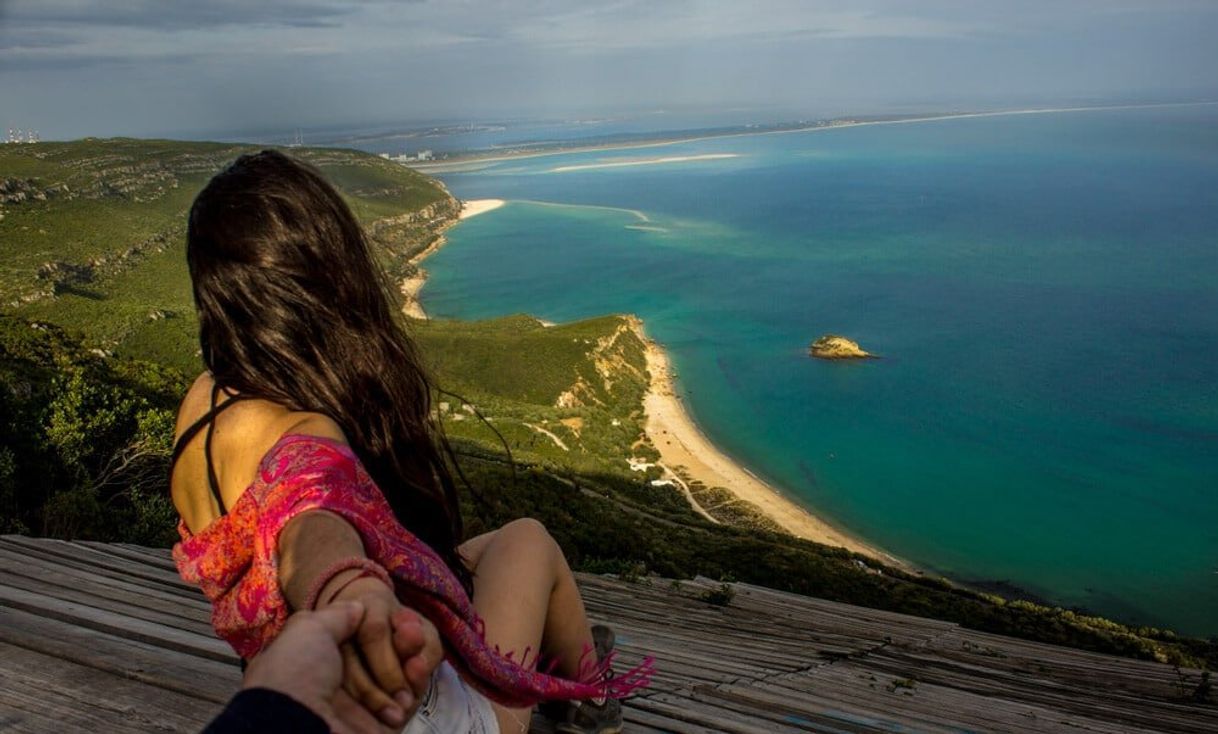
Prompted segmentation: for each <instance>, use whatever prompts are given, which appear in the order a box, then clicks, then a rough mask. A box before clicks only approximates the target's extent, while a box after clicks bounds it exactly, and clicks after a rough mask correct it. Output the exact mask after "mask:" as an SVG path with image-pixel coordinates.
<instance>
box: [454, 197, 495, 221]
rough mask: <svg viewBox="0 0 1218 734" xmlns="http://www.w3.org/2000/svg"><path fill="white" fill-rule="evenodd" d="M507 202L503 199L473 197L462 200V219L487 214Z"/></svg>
mask: <svg viewBox="0 0 1218 734" xmlns="http://www.w3.org/2000/svg"><path fill="white" fill-rule="evenodd" d="M506 203H507V202H506V201H504V200H503V199H471V200H469V201H463V202H461V217H460V218H461V219H469V218H470V217H476V216H478V215H479V214H486V213H487V212H489V211H494V210H495V209H498V208H499V207H501V206H503V205H504V204H506Z"/></svg>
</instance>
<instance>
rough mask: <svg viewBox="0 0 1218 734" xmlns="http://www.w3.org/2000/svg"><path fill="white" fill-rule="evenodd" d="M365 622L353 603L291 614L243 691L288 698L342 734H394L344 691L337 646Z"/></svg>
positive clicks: (260, 657)
mask: <svg viewBox="0 0 1218 734" xmlns="http://www.w3.org/2000/svg"><path fill="white" fill-rule="evenodd" d="M363 618H364V607H363V606H362V605H360V604H358V603H355V602H345V603H342V604H334V605H332V606H329V607H327V608H326V609H324V610H322V611H319V612H297V613H296V614H293V615H292V616H291V617H290V618H289V619H288V623H287V625H286V626H285V627H284V628H283V632H281V633H280V634H279V637H277V638H276V639H275V641H274V642H273V643H271V645H270V647H268V648H267V649H266V650H264V651H263V652H262V653H261V654H259V655H258V656H257V657H256V658H254V660H253V662H251V663H250V666H249V669H248V670H247V671H246V673H245V680H244V682H243V683H242V687H243V688H270V689H272V690H276V691H279V692H280V693H284V694H287V695H289V696H291V697H292V698H294V699H295V700H297V701H298V702H300V703H302V704H304V705H305V706H307V707H308V708H309V709H311V710H312V711H313V712H314V713H316V714H317V715H318V716H320V717H322V718H323V719H325V721H326V724H327V725H329V727H330V729H331V730H332V731H335V732H338V733H339V734H383V733H384V732H388V731H390V730H389V729H386V728H384V727H382V726H380V724H379V723H378V722H377V720H376V717H374V716H373V715H372V714H370V713H369V712H368V711H367V710H366V709H364V707H363V706H360V705H358V704H356V703H355V702H354V701H352V700H351V698H350V697H349V696H347V695H346V693H345V692H344V691H343V690H342V689H341V688H340V686H341V685H342V681H343V661H342V656H341V655H340V654H339V652H338V646H339V645H340V644H342V642H343V641H345V640H347V639H348V638H349V637H351V636H352V635H353V634H355V631H356V630H357V629H358V628H359V625H360V622H361V621H362V620H363Z"/></svg>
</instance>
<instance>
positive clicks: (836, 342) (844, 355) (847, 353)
mask: <svg viewBox="0 0 1218 734" xmlns="http://www.w3.org/2000/svg"><path fill="white" fill-rule="evenodd" d="M808 351H809V352H810V353H811V354H812V356H813V357H817V358H819V359H871V358H873V357H875V355H874V354H871V353H869V352H865V351H863V348H862V347H860V346H859V345H858V342H856V341H852V340H850V339H847V338H846V337H844V336H837V335H836V334H825V335H824V336H822V337H821V338H819V339H817V340H816V341H814V342H812V346H811V347H809V348H808Z"/></svg>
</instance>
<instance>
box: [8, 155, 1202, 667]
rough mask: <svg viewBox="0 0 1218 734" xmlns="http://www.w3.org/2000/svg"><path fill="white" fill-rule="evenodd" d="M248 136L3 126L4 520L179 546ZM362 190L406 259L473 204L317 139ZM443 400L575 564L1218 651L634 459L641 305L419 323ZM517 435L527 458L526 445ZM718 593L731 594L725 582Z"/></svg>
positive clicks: (478, 510) (1161, 655)
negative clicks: (199, 328)
mask: <svg viewBox="0 0 1218 734" xmlns="http://www.w3.org/2000/svg"><path fill="white" fill-rule="evenodd" d="M248 150H253V148H250V147H248V146H235V145H221V144H211V143H175V142H169V141H133V140H105V141H100V140H88V141H80V142H75V143H63V144H37V145H26V146H4V147H0V197H2V199H0V200H2V201H3V204H2V205H0V206H2V207H3V215H4V216H3V219H2V220H0V243H2V244H0V246H2V247H3V252H4V259H3V270H2V271H0V293H2V294H3V299H2V300H0V533H4V532H19V533H29V534H36V535H54V536H58V537H75V538H84V539H98V540H126V541H131V542H137V543H144V544H152V545H167V544H169V543H172V542H173V541H174V540H175V537H176V535H175V532H174V520H175V519H176V516H175V513H174V511H173V508H172V506H171V505H170V504H169V502H168V499H167V494H168V492H167V487H166V486H165V469H166V466H167V456H168V451H169V444H170V441H171V439H172V428H173V417H174V412H175V410H176V408H177V401H178V400H179V399H180V397H181V395H182V394H183V393H184V391H185V388H186V385H187V383H188V381H189V379H190V378H192V377H193V376H194V375H195V374H196V373H197V371H198V369H199V367H200V365H199V363H198V359H197V357H196V355H195V349H196V338H197V337H196V333H195V321H194V317H193V307H192V305H191V302H190V289H189V283H188V279H187V274H186V270H185V263H184V242H183V234H184V233H183V227H184V221H185V213H186V210H187V208H188V206H189V204H190V201H191V199H192V197H193V195H194V192H196V191H197V190H198V189H199V187H201V186H202V184H203V183H204V182H205V181H206V179H207V178H208V177H209V176H210V175H211V173H213V172H214V171H216V170H218V169H219V168H220V167H221V166H222V165H224V164H225V163H226V162H227V161H229V160H231V159H232V158H233V157H235V156H237V155H239V154H240V153H243V152H246V151H248ZM292 152H293V153H294V154H297V155H300V156H301V157H304V158H306V159H308V160H311V161H312V162H314V163H315V164H317V165H318V166H319V167H320V168H321V169H322V170H323V171H324V172H326V173H327V175H329V176H330V177H331V178H332V180H334V181H335V182H336V183H337V184H338V185H339V186H340V187H341V188H342V190H343V192H344V195H345V196H346V197H347V198H348V200H349V201H350V202H351V204H352V206H353V207H354V208H355V210H356V211H357V212H358V213H359V216H360V218H361V220H362V222H363V223H364V225H365V227H366V228H367V230H368V232H369V234H370V236H371V238H372V241H373V243H374V246H375V248H376V251H377V254H378V257H380V258H381V260H382V262H383V263H384V265H385V267H386V269H387V270H389V271H390V272H391V273H393V274H394V275H402V274H404V273H405V272H406V271H407V270H408V268H409V266H408V265H407V263H406V261H407V259H408V257H409V256H410V255H411V254H412V253H415V252H418V251H419V250H420V249H421V248H423V247H426V245H427V244H429V243H431V242H433V241H434V239H435V238H436V237H438V236H440V234H441V232H442V231H443V229H444V227H445V226H447V225H448V224H451V222H452V221H454V219H455V215H456V212H457V210H458V209H457V203H456V202H455V201H454V200H453V199H452V198H451V197H450V196H449V195H448V194H447V192H445V191H444V189H443V187H442V186H440V185H439V184H438V183H436V182H434V181H432V180H430V179H428V178H426V177H423V176H421V175H418V174H416V173H414V172H411V171H409V170H407V169H405V168H402V167H401V166H398V165H397V164H393V163H390V162H388V161H384V160H382V159H380V158H376V157H374V156H369V155H366V154H363V153H358V152H353V151H333V150H311V149H296V150H294V151H292ZM403 321H404V328H406V329H407V330H408V331H409V332H410V333H411V334H412V336H413V337H414V338H415V339H417V340H418V342H419V344H420V346H421V350H422V352H423V354H424V356H425V358H426V360H427V362H428V363H429V366H430V368H431V370H432V372H433V374H434V376H435V378H436V382H437V384H438V386H439V388H440V389H439V390H438V392H437V394H436V396H435V410H436V417H437V419H438V422H439V424H440V425H441V426H442V427H443V429H444V431H445V433H446V434H447V435H448V436H449V438H450V439H451V440H452V442H453V444H454V446H455V447H456V449H457V452H458V456H459V469H460V471H461V473H462V474H463V475H464V476H465V477H466V478H467V479H468V488H469V491H468V492H467V493H466V496H465V497H464V500H463V501H464V503H465V514H466V517H467V518H468V525H469V528H468V529H469V532H470V533H471V534H473V533H477V532H481V531H483V530H486V529H490V528H493V527H497V526H498V525H499V524H501V523H503V522H505V521H507V520H510V519H513V518H516V517H521V516H534V517H537V518H539V519H540V520H542V521H543V522H544V523H545V524H546V526H547V527H548V528H550V530H551V532H552V533H553V534H554V536H555V537H556V538H557V539H558V541H559V542H560V543H561V544H562V546H563V548H564V550H565V551H566V552H567V554H568V557H569V558H570V559H571V562H572V564H573V566H575V567H576V568H579V569H583V570H591V571H602V572H613V573H618V574H621V575H622V576H623V577H625V578H631V579H637V580H639V582H640V583H646V578H647V575H648V573H650V572H655V573H659V574H662V575H666V576H671V577H678V578H680V577H690V576H694V575H703V576H709V577H711V578H718V579H729V578H730V579H736V580H741V581H749V582H753V583H759V584H763V585H767V586H771V587H774V588H779V589H785V590H790V591H795V592H798V593H804V594H812V595H816V596H820V597H824V598H828V599H836V600H840V601H846V602H850V603H854V604H861V605H866V606H872V607H878V608H884V609H891V610H896V611H902V612H908V613H914V614H920V615H923V616H930V617H937V618H941V619H946V620H953V621H957V622H960V623H962V624H964V625H966V626H969V627H972V628H975V629H982V630H988V631H994V632H1001V633H1006V634H1013V635H1017V636H1022V637H1026V638H1030V639H1036V640H1043V641H1050V642H1058V643H1063V644H1070V645H1075V646H1079V647H1084V648H1087V649H1092V650H1101V651H1106V652H1115V653H1119V654H1125V655H1131V656H1137V657H1153V658H1158V659H1163V660H1169V661H1178V662H1193V663H1196V662H1205V661H1208V662H1209V663H1211V664H1215V663H1218V644H1215V643H1214V642H1204V641H1198V640H1183V639H1178V638H1176V637H1175V636H1174V635H1172V634H1171V633H1170V632H1163V631H1158V630H1151V629H1134V628H1130V627H1126V626H1123V625H1120V624H1116V623H1113V622H1110V621H1107V620H1103V619H1099V618H1095V617H1089V616H1086V615H1084V614H1081V613H1077V612H1074V611H1069V610H1061V609H1049V608H1046V607H1043V606H1039V605H1036V604H1033V603H1030V602H1026V601H1008V600H1005V599H1002V598H999V597H997V596H993V595H988V594H981V593H977V592H975V591H971V590H968V589H962V588H960V587H958V586H955V585H953V584H951V583H949V582H947V581H944V580H942V579H937V578H929V577H923V576H920V575H914V574H908V573H905V572H903V571H901V570H898V569H892V568H884V567H880V566H878V565H877V564H876V563H875V562H874V561H871V560H869V559H866V558H863V557H861V556H855V555H853V554H851V553H848V552H847V551H845V550H843V549H837V548H828V547H825V546H821V545H817V544H815V543H811V542H808V541H802V540H798V539H795V538H792V537H790V536H787V535H784V534H782V533H778V532H774V531H772V530H770V529H767V528H768V527H769V526H768V525H767V523H766V522H765V521H764V520H763V519H761V518H759V517H758V516H757V515H756V514H754V513H750V512H749V511H748V510H747V509H744V510H739V511H737V512H736V513H734V514H733V515H732V516H730V517H721V518H720V519H721V520H726V522H723V523H720V524H716V523H712V522H710V521H708V520H706V519H704V518H703V517H701V516H699V515H698V514H697V513H695V512H694V511H693V509H692V508H691V507H690V505H689V504H688V502H687V501H686V499H685V497H684V496H683V495H681V494H680V493H678V492H677V491H676V490H674V489H672V488H671V487H668V486H656V485H652V484H651V480H653V479H655V478H656V476H655V475H654V474H652V473H649V472H636V471H632V470H631V468H630V465H629V463H628V461H627V459H629V458H633V459H636V460H637V459H643V460H651V459H654V458H655V456H656V455H655V452H654V449H653V448H652V447H651V446H650V444H649V443H648V442H647V440H646V438H645V436H644V434H643V430H642V427H643V415H642V397H643V394H644V392H645V390H646V388H647V384H648V375H647V371H646V362H645V359H644V345H643V342H642V338H641V335H640V331H639V329H638V328H637V327H638V322H637V320H635V319H633V318H631V317H626V316H605V317H601V318H596V319H590V320H587V321H582V322H578V323H572V324H563V325H559V326H554V327H545V326H543V325H542V324H541V323H540V322H539V321H537V320H536V319H534V318H532V317H529V316H525V315H519V316H511V317H506V318H501V319H494V320H490V321H481V322H461V321H426V322H423V321H410V320H407V319H405V318H404V319H403ZM509 454H510V459H509ZM706 601H707V602H708V603H712V604H713V603H720V604H722V603H730V602H731V599H730V595H727V594H718V595H716V594H708V595H707V597H706Z"/></svg>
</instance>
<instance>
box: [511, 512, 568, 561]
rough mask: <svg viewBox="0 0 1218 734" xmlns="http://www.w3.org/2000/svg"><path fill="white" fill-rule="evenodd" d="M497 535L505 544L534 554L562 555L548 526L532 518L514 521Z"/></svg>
mask: <svg viewBox="0 0 1218 734" xmlns="http://www.w3.org/2000/svg"><path fill="white" fill-rule="evenodd" d="M497 535H498V536H499V539H501V540H502V541H503V542H506V543H511V544H512V545H518V546H523V547H526V548H528V549H529V550H530V551H532V552H534V553H536V552H543V553H554V552H558V553H561V551H559V548H558V543H557V542H555V540H554V537H553V536H551V535H550V531H548V530H546V526H545V525H543V524H542V523H541V522H540V521H539V520H534V519H533V518H531V517H522V518H520V519H518V520H512V521H511V522H509V523H507V524H506V525H504V526H503V527H502V528H500V529H499V532H498V533H497Z"/></svg>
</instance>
